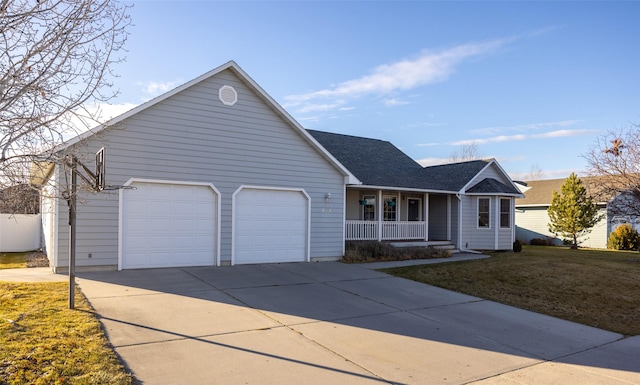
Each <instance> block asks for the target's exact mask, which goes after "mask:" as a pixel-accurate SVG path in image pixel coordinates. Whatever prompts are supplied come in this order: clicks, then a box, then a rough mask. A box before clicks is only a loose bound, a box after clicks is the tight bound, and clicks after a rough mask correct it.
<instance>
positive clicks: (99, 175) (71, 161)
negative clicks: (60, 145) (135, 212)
mask: <svg viewBox="0 0 640 385" xmlns="http://www.w3.org/2000/svg"><path fill="white" fill-rule="evenodd" d="M65 165H66V166H67V167H69V170H70V173H71V186H69V187H70V191H67V192H66V193H63V194H62V195H63V197H64V198H65V200H66V201H67V205H68V206H69V309H75V289H76V207H77V206H76V201H77V198H76V196H77V195H78V176H80V178H82V180H83V181H84V182H85V183H86V184H87V185H89V187H90V188H91V190H93V191H94V192H100V191H102V190H104V188H105V186H104V148H101V149H100V150H99V151H98V152H97V153H96V173H95V174H94V173H93V172H92V171H91V170H90V169H89V168H88V167H87V166H85V165H84V164H82V162H80V161H79V160H78V158H77V157H76V156H75V155H68V156H67V157H66V158H65ZM78 165H80V166H81V167H82V169H83V171H84V172H85V173H86V174H87V176H85V175H84V174H83V173H82V172H79V171H78Z"/></svg>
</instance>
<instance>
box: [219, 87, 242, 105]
mask: <svg viewBox="0 0 640 385" xmlns="http://www.w3.org/2000/svg"><path fill="white" fill-rule="evenodd" d="M218 97H219V98H220V101H221V102H222V104H224V105H225V106H233V105H234V104H236V102H237V101H238V93H237V92H236V90H235V89H234V88H233V87H231V86H222V87H220V91H219V92H218Z"/></svg>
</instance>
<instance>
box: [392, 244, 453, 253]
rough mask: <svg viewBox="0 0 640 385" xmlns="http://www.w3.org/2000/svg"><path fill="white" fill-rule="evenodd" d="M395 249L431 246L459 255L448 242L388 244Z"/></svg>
mask: <svg viewBox="0 0 640 385" xmlns="http://www.w3.org/2000/svg"><path fill="white" fill-rule="evenodd" d="M389 243H390V244H391V245H392V246H395V247H429V246H432V247H434V248H436V249H443V250H449V251H451V253H453V254H455V253H459V252H460V250H459V249H456V246H455V245H454V244H453V243H451V242H450V241H402V242H389Z"/></svg>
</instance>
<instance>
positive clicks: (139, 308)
mask: <svg viewBox="0 0 640 385" xmlns="http://www.w3.org/2000/svg"><path fill="white" fill-rule="evenodd" d="M78 284H79V286H80V288H81V289H82V291H83V293H84V294H85V295H86V296H87V298H88V299H89V301H90V303H91V304H92V306H93V307H94V309H95V310H96V313H97V314H98V315H99V317H100V320H101V322H102V324H103V326H104V328H105V331H106V332H107V335H108V338H109V341H110V342H111V343H112V345H113V346H114V347H115V349H116V352H117V353H118V354H119V355H120V357H121V358H122V359H123V361H124V362H125V364H126V365H127V366H128V367H129V368H130V369H131V370H132V372H133V373H134V375H135V376H136V378H137V379H138V381H139V382H140V383H144V384H156V383H158V384H161V383H190V384H199V383H200V384H214V383H220V384H244V383H256V384H268V383H274V384H288V383H291V384H300V383H305V384H329V383H341V384H360V383H362V384H366V383H378V384H379V383H393V384H425V383H429V384H437V383H447V384H451V383H453V384H465V383H473V382H477V383H482V384H489V383H496V384H497V383H512V382H516V383H521V384H522V383H524V384H527V383H530V384H540V383H554V381H555V382H556V383H557V382H560V383H563V382H564V383H583V384H584V383H594V384H595V383H614V384H615V383H640V361H638V360H637V357H639V356H640V339H639V337H633V338H623V336H622V335H619V334H616V333H611V332H607V331H603V330H600V329H595V328H591V327H588V326H584V325H579V324H575V323H572V322H568V321H563V320H559V319H556V318H552V317H548V316H544V315H540V314H537V313H532V312H528V311H524V310H521V309H516V308H513V307H510V306H506V305H501V304H498V303H495V302H491V301H485V300H481V299H479V298H476V297H471V296H467V295H463V294H459V293H455V292H451V291H447V290H444V289H440V288H436V287H432V286H429V285H424V284H421V283H417V282H413V281H409V280H405V279H402V278H397V277H392V276H389V275H386V274H383V273H381V272H377V271H373V270H370V269H366V268H363V267H361V266H357V265H346V264H342V263H337V262H335V263H334V262H323V263H294V264H270V265H244V266H233V267H201V268H170V269H150V270H127V271H121V272H95V273H79V274H78ZM564 380H566V381H564Z"/></svg>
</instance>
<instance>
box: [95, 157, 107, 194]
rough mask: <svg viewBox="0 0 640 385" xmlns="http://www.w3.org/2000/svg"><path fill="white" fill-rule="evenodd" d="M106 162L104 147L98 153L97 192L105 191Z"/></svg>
mask: <svg viewBox="0 0 640 385" xmlns="http://www.w3.org/2000/svg"><path fill="white" fill-rule="evenodd" d="M105 171H106V167H105V162H104V147H102V148H101V149H99V150H98V152H96V178H95V189H96V191H102V190H104V189H105V187H106V186H105Z"/></svg>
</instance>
